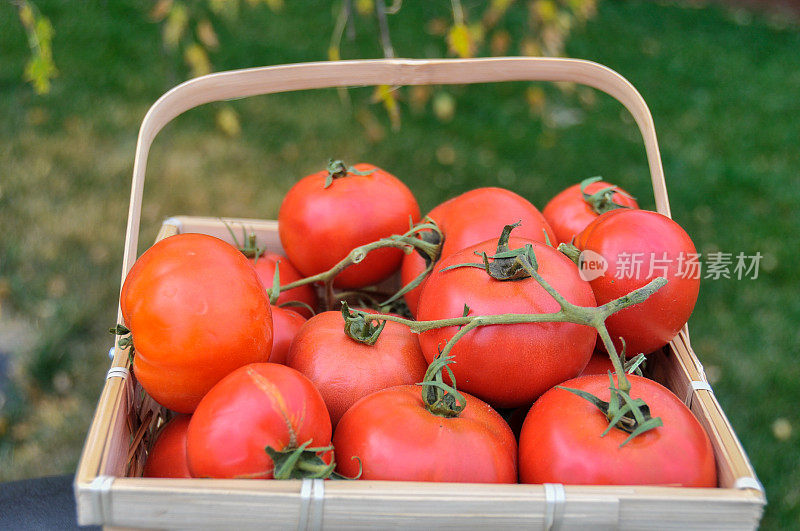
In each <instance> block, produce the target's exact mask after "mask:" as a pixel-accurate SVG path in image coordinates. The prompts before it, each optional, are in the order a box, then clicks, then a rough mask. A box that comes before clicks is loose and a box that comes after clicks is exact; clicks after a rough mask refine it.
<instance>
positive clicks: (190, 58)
mask: <svg viewBox="0 0 800 531" xmlns="http://www.w3.org/2000/svg"><path fill="white" fill-rule="evenodd" d="M183 59H184V61H186V64H188V65H189V67H190V68H191V69H192V76H194V77H197V76H204V75H206V74H209V73H211V61H209V59H208V54H207V53H206V50H205V48H203V47H202V46H200V45H199V44H197V43H196V42H193V43H192V44H190V45H189V46H187V47H186V50H185V51H184V52H183Z"/></svg>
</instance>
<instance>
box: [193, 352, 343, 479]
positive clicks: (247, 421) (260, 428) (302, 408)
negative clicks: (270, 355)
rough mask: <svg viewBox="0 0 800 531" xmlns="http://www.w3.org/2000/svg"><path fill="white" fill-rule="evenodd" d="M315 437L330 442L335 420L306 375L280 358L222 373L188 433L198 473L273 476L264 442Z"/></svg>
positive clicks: (279, 445) (278, 446)
mask: <svg viewBox="0 0 800 531" xmlns="http://www.w3.org/2000/svg"><path fill="white" fill-rule="evenodd" d="M308 440H311V441H312V442H311V447H323V446H329V445H330V440H331V421H330V418H329V417H328V411H327V410H326V409H325V402H324V401H323V400H322V397H321V396H320V394H319V391H317V390H316V389H315V388H314V384H312V383H311V382H310V381H309V380H308V378H306V377H305V376H303V375H302V374H300V373H299V372H297V371H296V370H294V369H291V368H289V367H286V366H284V365H278V364H276V363H253V364H250V365H246V366H244V367H241V368H240V369H237V370H236V371H234V372H232V373H231V374H229V375H228V376H226V377H225V378H223V379H222V380H221V381H220V382H219V383H218V384H217V385H215V386H214V388H213V389H211V391H209V392H208V394H207V395H206V396H205V397H204V398H203V400H202V401H201V402H200V405H199V406H197V410H196V411H195V413H194V415H192V421H191V422H190V424H189V432H188V438H187V445H186V449H187V455H188V457H189V469H190V470H191V471H192V475H193V476H194V477H213V478H265V479H269V478H272V475H273V474H272V472H273V463H272V459H271V458H270V457H269V455H268V454H267V452H266V451H265V450H264V448H265V447H267V446H271V447H272V448H274V449H275V450H284V449H285V448H286V447H287V446H292V445H294V446H299V445H301V444H303V443H304V442H306V441H308Z"/></svg>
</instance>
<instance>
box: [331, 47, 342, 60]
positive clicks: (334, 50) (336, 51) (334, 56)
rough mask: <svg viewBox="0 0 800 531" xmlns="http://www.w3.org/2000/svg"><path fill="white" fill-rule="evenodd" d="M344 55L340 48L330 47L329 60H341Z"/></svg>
mask: <svg viewBox="0 0 800 531" xmlns="http://www.w3.org/2000/svg"><path fill="white" fill-rule="evenodd" d="M341 59H342V56H341V55H340V54H339V48H338V47H336V46H331V47H329V48H328V61H340V60H341Z"/></svg>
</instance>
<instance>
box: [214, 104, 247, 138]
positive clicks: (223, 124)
mask: <svg viewBox="0 0 800 531" xmlns="http://www.w3.org/2000/svg"><path fill="white" fill-rule="evenodd" d="M216 122H217V128H218V129H219V130H220V131H222V132H223V133H225V134H226V135H228V136H230V137H236V136H239V134H240V133H241V132H242V126H241V125H240V124H239V115H238V114H236V111H234V110H233V109H232V108H231V107H229V106H225V107H223V108H221V109H220V110H219V111H217V116H216Z"/></svg>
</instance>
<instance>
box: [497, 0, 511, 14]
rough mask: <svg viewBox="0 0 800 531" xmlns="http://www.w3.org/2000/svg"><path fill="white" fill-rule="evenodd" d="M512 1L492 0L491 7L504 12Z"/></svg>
mask: <svg viewBox="0 0 800 531" xmlns="http://www.w3.org/2000/svg"><path fill="white" fill-rule="evenodd" d="M513 3H514V0H492V3H491V9H496V10H497V11H500V12H502V13H504V12H505V11H506V10H507V9H508V8H509V7H511V4H513Z"/></svg>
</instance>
